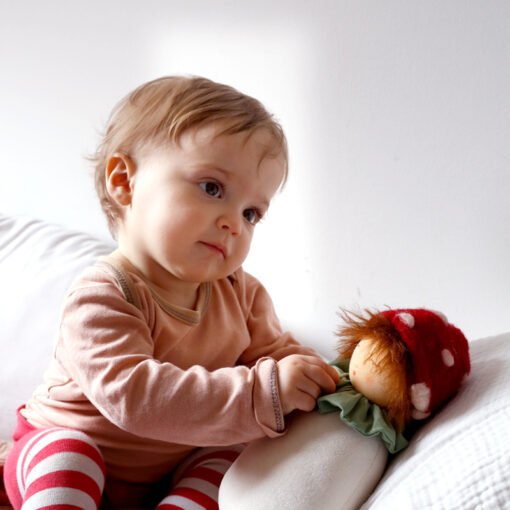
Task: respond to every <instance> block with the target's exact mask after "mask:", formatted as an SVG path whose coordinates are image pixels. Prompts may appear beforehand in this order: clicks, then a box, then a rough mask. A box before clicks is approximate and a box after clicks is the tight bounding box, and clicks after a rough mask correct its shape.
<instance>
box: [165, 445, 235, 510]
mask: <svg viewBox="0 0 510 510" xmlns="http://www.w3.org/2000/svg"><path fill="white" fill-rule="evenodd" d="M243 448H244V446H243V445H235V446H228V447H223V448H212V447H209V448H201V449H200V450H198V451H197V452H195V453H193V454H192V455H190V456H189V457H188V458H187V459H185V460H184V461H183V463H182V464H181V465H180V466H179V468H178V470H177V472H176V474H175V477H174V482H173V487H172V490H171V491H170V493H169V494H168V496H167V497H166V498H165V499H163V501H161V503H160V504H159V505H158V506H157V508H156V510H217V509H218V490H219V487H220V483H221V480H222V478H223V476H224V475H225V473H226V471H227V469H228V468H229V467H230V466H231V465H232V463H233V462H234V460H236V458H237V457H238V456H239V454H240V453H241V451H242V450H243Z"/></svg>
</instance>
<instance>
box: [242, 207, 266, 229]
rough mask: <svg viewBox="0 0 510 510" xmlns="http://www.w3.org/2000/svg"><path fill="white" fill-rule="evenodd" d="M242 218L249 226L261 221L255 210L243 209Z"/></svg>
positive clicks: (258, 213)
mask: <svg viewBox="0 0 510 510" xmlns="http://www.w3.org/2000/svg"><path fill="white" fill-rule="evenodd" d="M243 216H244V219H245V220H246V221H247V222H248V223H250V224H251V225H256V224H257V223H258V222H259V221H260V220H261V219H262V214H261V213H260V211H258V210H257V209H245V210H244V211H243Z"/></svg>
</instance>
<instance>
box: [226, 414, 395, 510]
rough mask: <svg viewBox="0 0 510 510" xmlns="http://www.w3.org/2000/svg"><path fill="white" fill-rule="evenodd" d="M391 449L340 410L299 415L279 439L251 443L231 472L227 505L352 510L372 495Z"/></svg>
mask: <svg viewBox="0 0 510 510" xmlns="http://www.w3.org/2000/svg"><path fill="white" fill-rule="evenodd" d="M386 459H387V450H386V448H385V447H384V446H383V443H382V442H381V441H379V440H378V439H376V438H366V437H364V436H362V435H361V434H360V433H358V432H356V431H354V430H352V429H351V428H349V427H348V426H347V425H344V424H343V423H342V422H341V421H340V418H339V416H338V414H337V413H331V414H324V415H323V414H319V413H318V412H312V413H305V414H299V415H297V416H296V417H295V418H294V419H293V420H292V421H291V422H290V423H289V431H288V433H287V434H286V435H285V436H282V437H279V438H278V439H260V440H258V441H255V442H254V443H251V444H250V445H249V446H248V447H247V448H246V449H245V450H244V451H243V453H241V455H240V456H239V458H238V459H237V460H236V461H235V462H234V464H233V466H232V467H231V468H230V469H229V471H227V474H226V475H225V477H224V479H223V482H222V484H221V487H220V508H221V510H240V509H242V510H260V509H262V508H263V509H264V510H285V509H288V510H311V509H314V508H317V509H320V510H338V509H342V510H350V509H356V508H359V506H360V504H361V503H363V501H365V499H366V498H367V497H368V496H369V495H370V493H371V492H372V490H373V488H374V487H375V485H376V483H377V481H378V480H379V478H380V477H381V475H382V473H383V471H384V467H385V465H386Z"/></svg>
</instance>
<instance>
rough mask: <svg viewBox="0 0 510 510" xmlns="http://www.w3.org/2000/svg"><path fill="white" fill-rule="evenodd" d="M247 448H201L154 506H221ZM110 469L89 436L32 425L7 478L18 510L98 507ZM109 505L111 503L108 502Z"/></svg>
mask: <svg viewBox="0 0 510 510" xmlns="http://www.w3.org/2000/svg"><path fill="white" fill-rule="evenodd" d="M20 420H23V418H21V417H20ZM23 421H24V420H23ZM25 423H26V422H25ZM241 450H242V446H232V447H228V448H203V449H201V450H198V451H197V452H195V453H194V454H193V455H191V456H190V457H189V459H186V460H185V461H184V462H183V464H182V465H181V466H180V467H179V469H178V477H177V478H176V479H175V480H174V481H173V484H172V487H171V488H170V489H169V493H168V495H167V496H166V497H164V498H163V499H162V500H161V501H160V502H159V503H158V504H155V505H153V507H155V508H156V509H157V510H204V509H205V510H212V509H217V508H218V503H217V501H218V488H219V485H220V482H221V480H222V478H223V475H224V474H225V472H226V471H227V469H228V468H229V467H230V466H231V464H232V462H233V461H234V460H235V459H236V458H237V456H238V455H239V453H240V452H241ZM105 474H106V473H105V465H104V461H103V457H102V455H101V453H100V451H99V449H98V448H97V446H96V445H95V444H94V442H93V441H92V439H91V438H90V437H89V436H87V435H86V434H84V433H82V432H79V431H76V430H71V429H64V428H50V429H43V430H31V431H30V432H28V433H26V434H24V435H23V436H22V437H21V438H20V439H19V440H18V441H16V442H15V445H14V447H13V449H12V451H11V453H10V454H9V457H8V458H7V463H6V465H5V472H4V478H5V485H6V489H7V494H8V496H9V499H10V501H11V504H12V505H13V507H14V509H15V510H18V509H23V510H36V509H37V510H41V509H44V510H76V509H86V510H88V509H91V510H97V509H98V508H100V507H101V506H102V503H101V500H102V493H103V489H104V486H105ZM104 506H106V507H108V506H107V505H105V504H104V502H103V507H104ZM146 508H149V507H146Z"/></svg>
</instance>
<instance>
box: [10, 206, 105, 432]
mask: <svg viewBox="0 0 510 510" xmlns="http://www.w3.org/2000/svg"><path fill="white" fill-rule="evenodd" d="M113 249H114V245H113V243H106V242H103V241H100V240H99V239H97V238H95V237H93V236H90V235H87V234H84V233H80V232H74V231H70V230H67V229H65V228H62V227H59V226H57V225H53V224H48V223H46V222H44V221H40V220H33V219H30V218H12V217H8V216H5V215H1V214H0V282H1V286H2V288H1V292H0V359H2V361H3V367H2V370H1V371H0V387H1V388H2V391H1V392H0V409H1V413H0V439H6V438H10V436H11V434H12V430H13V427H14V423H15V414H16V408H17V407H18V406H19V405H20V404H22V403H23V402H24V401H25V400H26V399H27V398H28V397H29V396H30V395H31V393H32V392H33V390H34V389H35V387H36V386H37V385H38V384H40V383H41V382H42V375H43V372H44V369H45V368H46V366H47V364H48V361H49V359H50V356H51V354H52V345H53V340H54V338H55V335H56V332H57V328H58V319H59V312H60V306H61V302H62V299H63V297H64V294H65V292H66V290H67V288H68V287H69V285H70V283H71V281H72V280H73V279H74V278H75V276H76V275H77V274H78V273H79V272H80V271H81V270H82V269H83V268H84V267H86V266H87V265H89V264H92V263H93V262H94V260H95V259H96V258H97V257H98V256H100V255H105V254H107V253H109V252H111V251H112V250H113Z"/></svg>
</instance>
